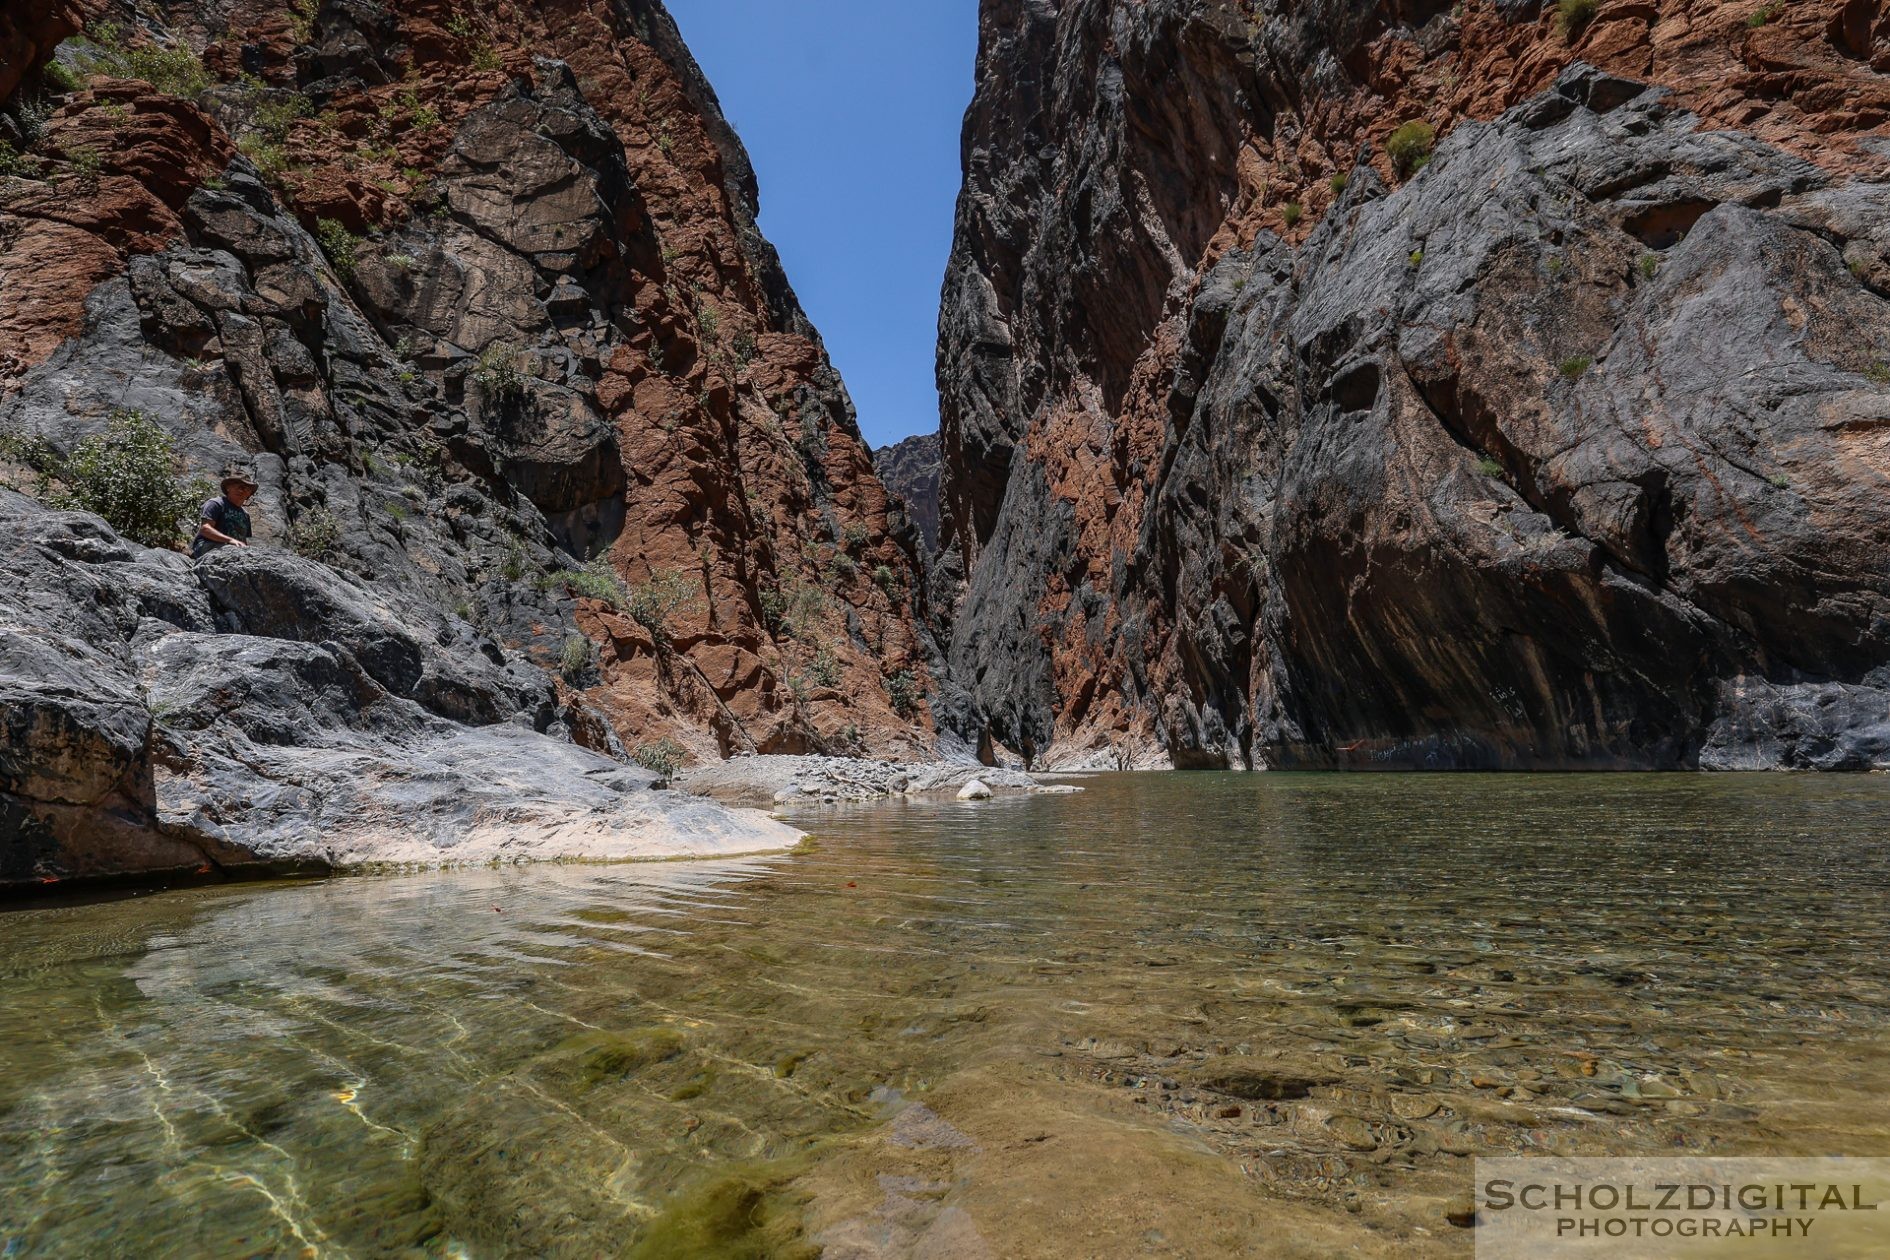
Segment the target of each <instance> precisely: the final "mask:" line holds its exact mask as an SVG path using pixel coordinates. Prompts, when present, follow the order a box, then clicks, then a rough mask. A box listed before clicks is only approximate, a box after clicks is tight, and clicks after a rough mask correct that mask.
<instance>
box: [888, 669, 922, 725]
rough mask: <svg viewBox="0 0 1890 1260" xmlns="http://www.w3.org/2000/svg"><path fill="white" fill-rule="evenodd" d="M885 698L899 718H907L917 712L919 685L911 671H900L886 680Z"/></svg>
mask: <svg viewBox="0 0 1890 1260" xmlns="http://www.w3.org/2000/svg"><path fill="white" fill-rule="evenodd" d="M886 698H887V699H888V700H890V701H892V707H893V712H894V713H897V714H898V715H899V716H900V717H903V718H909V717H911V716H912V715H913V714H915V713H917V712H918V711H919V684H918V682H917V681H916V680H914V678H913V677H912V671H911V670H909V669H902V670H900V671H899V672H898V673H896V674H894V675H893V676H892V677H891V678H888V679H887V680H886Z"/></svg>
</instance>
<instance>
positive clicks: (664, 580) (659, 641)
mask: <svg viewBox="0 0 1890 1260" xmlns="http://www.w3.org/2000/svg"><path fill="white" fill-rule="evenodd" d="M697 593H698V591H697V585H696V583H695V582H694V581H693V580H691V579H690V577H689V576H688V575H687V574H685V573H683V572H682V571H681V570H679V569H659V570H657V571H656V572H655V573H653V574H651V575H650V580H649V581H647V582H639V583H638V584H637V585H635V586H633V587H631V588H630V598H629V600H628V602H626V603H625V605H624V611H625V612H626V613H628V614H629V615H630V620H632V621H634V622H636V623H637V624H638V625H640V626H642V627H643V628H644V629H645V630H648V631H649V632H650V638H652V639H654V640H655V641H656V645H657V646H658V647H659V648H666V647H668V646H669V639H670V624H669V622H670V618H671V617H674V616H675V615H676V614H677V613H679V612H681V611H682V610H683V609H685V608H687V607H689V606H690V605H691V604H694V603H695V602H696V596H697Z"/></svg>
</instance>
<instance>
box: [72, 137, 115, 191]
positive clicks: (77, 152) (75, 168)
mask: <svg viewBox="0 0 1890 1260" xmlns="http://www.w3.org/2000/svg"><path fill="white" fill-rule="evenodd" d="M66 160H67V161H68V162H70V163H71V164H72V182H73V183H74V184H75V185H77V186H78V189H79V191H80V192H86V193H94V192H97V191H98V177H99V174H100V173H101V172H102V171H103V170H104V169H105V159H104V158H103V157H102V156H100V154H99V151H98V150H97V149H93V148H78V149H74V150H72V151H71V152H70V153H68V154H66Z"/></svg>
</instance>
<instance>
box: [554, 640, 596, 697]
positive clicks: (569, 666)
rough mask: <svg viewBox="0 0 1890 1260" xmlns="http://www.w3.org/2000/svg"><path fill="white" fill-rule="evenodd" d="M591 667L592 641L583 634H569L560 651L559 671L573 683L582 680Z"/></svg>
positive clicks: (566, 679)
mask: <svg viewBox="0 0 1890 1260" xmlns="http://www.w3.org/2000/svg"><path fill="white" fill-rule="evenodd" d="M590 669H591V641H590V640H589V639H587V638H585V637H584V636H583V635H581V634H573V635H568V636H566V638H565V641H564V647H563V649H561V650H560V651H559V653H558V673H560V674H561V675H563V676H564V680H565V681H566V682H568V683H571V684H573V685H575V684H577V683H578V682H580V681H582V679H583V678H584V675H586V674H587V673H589V672H590Z"/></svg>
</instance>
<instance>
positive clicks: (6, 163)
mask: <svg viewBox="0 0 1890 1260" xmlns="http://www.w3.org/2000/svg"><path fill="white" fill-rule="evenodd" d="M8 175H17V176H19V177H20V178H21V179H38V178H39V175H40V167H39V159H38V158H36V157H34V156H33V155H32V154H30V153H21V152H19V151H18V150H16V149H15V148H14V147H13V146H12V145H11V144H8V143H7V142H6V141H5V140H0V177H4V176H8Z"/></svg>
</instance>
